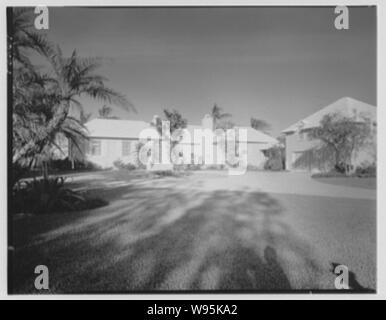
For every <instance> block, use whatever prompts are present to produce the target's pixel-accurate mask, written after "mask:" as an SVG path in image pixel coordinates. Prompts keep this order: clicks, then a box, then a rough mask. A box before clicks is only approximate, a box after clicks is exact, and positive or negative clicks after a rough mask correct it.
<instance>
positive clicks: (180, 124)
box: [152, 109, 188, 135]
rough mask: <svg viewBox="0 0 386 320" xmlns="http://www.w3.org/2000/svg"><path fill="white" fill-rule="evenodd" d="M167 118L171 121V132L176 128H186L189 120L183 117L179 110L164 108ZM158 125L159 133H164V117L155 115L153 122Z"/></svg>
mask: <svg viewBox="0 0 386 320" xmlns="http://www.w3.org/2000/svg"><path fill="white" fill-rule="evenodd" d="M164 115H165V120H167V121H169V124H170V133H171V134H172V133H173V132H174V131H175V130H178V129H184V128H186V126H187V124H188V121H187V120H186V119H185V118H183V117H182V115H181V114H180V113H179V112H178V111H177V110H174V109H173V110H169V109H164ZM152 125H153V126H155V127H156V129H157V131H158V133H159V134H160V135H162V119H161V118H160V117H155V119H154V120H153V123H152Z"/></svg>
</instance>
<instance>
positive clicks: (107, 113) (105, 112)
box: [98, 105, 118, 119]
mask: <svg viewBox="0 0 386 320" xmlns="http://www.w3.org/2000/svg"><path fill="white" fill-rule="evenodd" d="M112 112H113V108H111V107H108V106H106V105H103V107H102V108H100V109H99V110H98V114H99V118H101V119H118V117H116V116H113V115H111V114H112Z"/></svg>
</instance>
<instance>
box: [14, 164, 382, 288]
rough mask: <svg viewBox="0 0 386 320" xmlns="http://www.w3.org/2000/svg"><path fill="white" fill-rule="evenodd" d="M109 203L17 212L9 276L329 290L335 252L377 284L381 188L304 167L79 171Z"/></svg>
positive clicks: (106, 283)
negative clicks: (40, 268) (232, 171)
mask: <svg viewBox="0 0 386 320" xmlns="http://www.w3.org/2000/svg"><path fill="white" fill-rule="evenodd" d="M71 179H72V181H71V184H72V186H73V188H76V189H79V190H87V192H88V193H92V194H96V195H99V196H101V197H103V198H105V199H106V200H109V202H110V204H109V205H108V206H106V207H102V208H98V209H94V210H90V211H83V212H73V213H64V214H52V215H45V216H15V218H14V229H13V231H14V236H15V248H14V251H13V252H14V259H13V261H14V264H13V269H12V276H13V279H14V281H13V287H14V291H15V292H17V293H25V292H36V290H35V289H34V286H33V284H34V279H35V276H36V275H35V274H34V268H35V266H36V265H38V264H44V265H47V266H48V268H49V271H50V290H49V293H80V292H142V291H149V290H162V291H163V290H224V291H231V290H237V291H242V290H254V291H259V290H263V291H264V290H293V289H294V290H296V289H305V290H308V289H334V279H335V275H334V274H333V273H332V271H331V263H339V264H345V265H346V266H347V267H348V268H349V270H350V271H351V272H353V274H355V276H356V279H357V281H358V282H359V283H360V285H361V286H363V287H365V288H371V289H374V288H375V273H376V269H375V262H376V201H375V199H376V192H375V190H371V189H366V188H359V187H357V186H356V187H355V188H354V187H351V186H342V185H330V184H326V183H324V182H319V181H316V180H315V179H311V178H310V177H309V176H307V175H304V174H295V173H284V172H283V173H269V172H249V173H247V174H246V175H245V176H228V175H227V174H226V173H224V172H210V171H206V172H194V173H191V174H189V175H183V176H177V177H156V176H154V175H150V174H147V173H144V172H128V171H111V172H95V173H88V174H86V173H82V174H78V175H75V176H73V177H72V178H71Z"/></svg>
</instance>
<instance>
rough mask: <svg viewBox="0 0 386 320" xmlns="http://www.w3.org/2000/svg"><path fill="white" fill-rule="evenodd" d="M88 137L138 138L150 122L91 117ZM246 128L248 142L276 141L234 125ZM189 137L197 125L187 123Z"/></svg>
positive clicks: (271, 142)
mask: <svg viewBox="0 0 386 320" xmlns="http://www.w3.org/2000/svg"><path fill="white" fill-rule="evenodd" d="M85 127H86V128H87V131H88V135H89V137H94V138H110V139H113V138H115V139H138V138H139V134H140V132H141V131H142V130H144V129H149V128H151V126H150V123H148V122H145V121H138V120H117V119H98V118H96V119H93V120H91V121H89V122H87V123H86V124H85ZM237 128H242V129H246V130H247V139H248V142H254V143H264V144H269V145H273V144H276V143H277V142H278V141H277V140H276V139H275V138H273V137H271V136H269V135H267V134H265V133H263V132H261V131H258V130H255V129H253V128H250V127H236V129H237ZM186 129H187V130H188V131H189V133H190V134H191V137H192V138H193V132H194V130H195V129H202V126H199V125H188V126H187V128H186Z"/></svg>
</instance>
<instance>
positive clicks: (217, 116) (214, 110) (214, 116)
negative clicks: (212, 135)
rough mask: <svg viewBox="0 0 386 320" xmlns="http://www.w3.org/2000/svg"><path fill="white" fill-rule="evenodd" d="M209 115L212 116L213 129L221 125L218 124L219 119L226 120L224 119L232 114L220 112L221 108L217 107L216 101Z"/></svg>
mask: <svg viewBox="0 0 386 320" xmlns="http://www.w3.org/2000/svg"><path fill="white" fill-rule="evenodd" d="M211 116H212V119H213V127H214V129H217V128H219V126H221V125H220V122H221V121H223V120H226V119H228V118H230V117H232V115H231V114H230V113H223V112H222V108H221V107H219V106H218V105H217V104H216V103H215V104H214V105H213V107H212V110H211Z"/></svg>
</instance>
